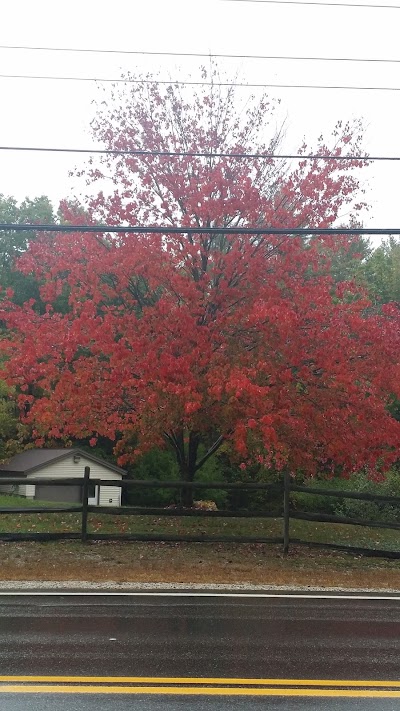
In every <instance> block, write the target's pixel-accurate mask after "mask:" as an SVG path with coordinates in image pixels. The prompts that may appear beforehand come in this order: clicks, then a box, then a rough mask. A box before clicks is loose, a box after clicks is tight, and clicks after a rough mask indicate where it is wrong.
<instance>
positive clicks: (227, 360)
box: [2, 84, 400, 479]
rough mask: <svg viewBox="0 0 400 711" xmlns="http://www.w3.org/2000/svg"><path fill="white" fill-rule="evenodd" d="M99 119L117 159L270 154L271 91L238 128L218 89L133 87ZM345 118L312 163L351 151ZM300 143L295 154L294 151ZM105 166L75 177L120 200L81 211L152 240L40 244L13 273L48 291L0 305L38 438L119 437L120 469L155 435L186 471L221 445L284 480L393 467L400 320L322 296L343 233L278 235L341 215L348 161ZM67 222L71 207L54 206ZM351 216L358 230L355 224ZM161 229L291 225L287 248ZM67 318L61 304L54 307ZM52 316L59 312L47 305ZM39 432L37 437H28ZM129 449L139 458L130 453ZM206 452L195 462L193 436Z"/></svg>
mask: <svg viewBox="0 0 400 711" xmlns="http://www.w3.org/2000/svg"><path fill="white" fill-rule="evenodd" d="M129 91H130V94H129V95H124V96H122V97H121V96H120V97H116V96H115V95H114V96H113V100H112V103H111V104H110V105H111V106H112V108H110V110H108V109H107V107H106V108H101V107H100V109H99V112H98V114H97V118H96V121H95V123H94V125H93V130H94V135H95V137H96V138H97V139H99V140H100V141H101V142H102V143H103V144H104V145H105V146H106V147H107V148H110V149H123V150H127V149H140V150H157V151H171V150H172V151H178V150H185V151H188V152H197V151H204V152H214V153H215V152H253V153H254V152H271V151H274V150H276V148H277V146H278V145H279V136H278V137H275V139H274V140H273V141H272V142H271V143H270V144H268V145H264V144H263V143H262V142H260V139H259V136H260V135H261V133H262V131H263V130H264V129H265V125H266V123H267V118H268V115H269V114H268V111H269V110H270V108H271V107H270V106H268V103H267V101H266V100H265V99H262V100H261V101H260V102H259V104H258V105H256V106H252V107H251V108H250V109H249V111H248V112H247V114H245V116H244V118H243V117H242V118H237V117H236V113H235V103H234V98H233V96H232V94H231V93H230V92H228V95H227V96H225V97H221V96H220V95H219V94H218V93H217V92H215V91H211V92H209V93H204V94H202V93H201V92H199V93H198V94H197V95H196V96H195V97H192V100H191V101H190V102H189V101H186V100H185V99H184V98H183V97H182V96H181V94H180V93H179V90H178V89H176V88H173V87H169V88H167V89H166V90H165V93H164V94H162V93H160V91H161V90H159V89H157V88H156V87H153V86H151V85H146V84H143V85H140V84H139V85H138V86H136V87H134V88H133V89H132V88H131V89H129ZM360 140H361V135H360V133H359V132H358V128H357V126H353V127H351V126H348V125H346V126H341V125H340V124H339V125H338V126H337V128H336V130H335V134H334V146H333V147H330V146H329V145H324V143H323V141H321V143H320V144H319V146H318V147H317V151H320V152H321V153H324V154H325V153H327V152H329V151H330V152H331V153H333V154H334V155H338V156H340V155H346V154H349V155H354V154H356V155H357V154H358V155H359V154H360ZM303 150H306V149H305V147H303ZM280 165H281V164H279V163H277V162H274V161H271V160H263V161H260V160H256V159H254V160H237V159H231V158H194V157H187V156H186V157H176V158H172V159H171V158H170V157H163V156H145V157H136V156H135V157H132V156H117V157H112V156H107V157H105V158H104V160H103V161H102V162H100V163H99V165H96V166H94V165H92V166H91V167H89V168H88V169H87V170H86V173H85V175H86V177H87V178H88V179H89V180H90V181H92V182H96V181H97V180H103V177H104V176H107V175H109V176H110V177H111V180H112V184H113V191H112V192H111V193H110V194H109V195H105V194H104V193H103V192H100V193H99V194H98V195H97V197H96V198H95V199H90V200H89V199H88V202H87V205H86V206H85V215H86V219H87V220H88V221H90V222H91V223H96V222H98V221H105V222H107V224H109V225H117V224H118V225H119V224H124V223H125V224H128V223H129V224H148V225H162V226H164V227H165V228H166V231H165V232H164V234H159V235H153V234H143V235H130V234H119V235H113V234H109V235H107V236H104V235H97V234H81V233H78V232H77V233H74V234H71V235H68V236H66V235H56V236H42V237H40V238H38V239H37V241H35V242H34V243H33V244H32V245H31V247H30V249H29V251H28V252H27V253H26V254H25V255H24V256H23V257H22V258H21V260H20V263H19V268H20V269H21V270H22V271H24V272H28V273H34V274H35V275H36V276H37V277H38V278H39V279H40V280H41V282H42V284H43V285H42V290H41V293H42V299H43V301H44V302H45V303H46V309H45V311H44V312H40V313H39V311H38V309H37V306H36V305H35V304H34V303H27V304H25V305H24V306H23V307H22V308H18V307H16V306H14V305H13V304H11V303H7V302H3V307H2V311H3V313H2V317H3V318H4V319H6V322H7V324H8V327H9V329H11V337H10V339H9V341H8V342H7V343H6V342H3V348H5V349H6V350H7V352H8V354H9V355H10V360H9V361H8V363H7V377H8V379H9V381H10V382H12V383H13V384H14V385H16V386H17V387H18V388H19V390H20V393H21V395H20V404H21V407H23V408H25V412H26V413H27V414H26V417H27V419H28V420H29V421H30V422H32V423H34V425H35V427H36V430H37V432H38V433H39V434H43V433H45V434H46V435H48V436H50V437H61V436H70V437H76V438H82V437H92V438H93V439H92V442H93V443H94V442H95V438H96V436H98V435H101V436H107V437H109V438H111V439H118V440H119V443H118V450H119V452H120V454H121V458H120V462H121V463H124V462H126V461H129V460H131V459H133V458H134V457H135V456H136V455H137V454H138V452H140V451H143V450H144V449H145V448H146V447H149V446H154V445H158V444H161V443H162V442H163V441H165V440H167V441H168V442H169V443H170V444H171V445H172V446H173V447H174V449H175V451H176V454H177V459H178V462H179V465H180V470H181V474H182V477H183V478H185V479H191V478H192V477H193V476H194V474H195V471H196V470H197V469H198V468H199V467H200V466H201V465H202V463H203V462H204V460H205V459H206V458H207V457H208V456H210V455H211V454H212V453H213V452H214V451H216V450H217V449H218V447H219V446H220V445H221V444H222V443H223V442H225V441H229V442H231V444H232V446H234V447H235V449H236V451H237V452H238V453H239V455H240V457H241V458H242V459H243V461H245V460H246V459H247V458H248V457H250V456H251V457H253V458H256V459H258V461H260V462H261V463H263V464H265V465H267V466H268V465H271V464H273V465H274V466H275V467H278V468H282V467H286V466H287V467H289V468H290V470H291V471H292V472H296V471H297V470H303V471H307V472H315V471H316V470H317V469H318V468H321V467H325V468H328V467H331V466H340V467H341V468H342V470H343V473H346V472H348V471H351V470H354V469H357V468H359V467H361V466H363V465H371V466H374V465H376V464H377V463H378V462H381V463H386V464H388V463H390V462H391V461H393V460H394V459H395V458H396V456H397V455H396V449H398V446H399V443H400V423H399V422H397V421H395V420H394V419H393V418H392V417H390V415H389V414H388V413H387V411H386V405H387V402H388V398H389V397H390V396H391V395H393V394H397V395H398V396H400V377H399V365H398V352H399V345H400V328H399V324H400V319H399V312H398V310H397V309H396V308H395V307H394V306H393V307H392V306H390V305H389V306H387V307H385V309H384V310H382V311H381V312H380V313H377V312H374V311H373V310H372V309H371V307H370V304H369V302H368V300H367V298H366V296H365V295H364V294H363V293H362V292H361V291H360V290H359V289H358V288H357V286H356V285H355V284H349V283H346V284H344V283H342V284H335V283H334V282H333V280H332V277H331V276H330V273H329V258H328V256H329V254H335V251H336V250H338V249H341V250H343V248H344V247H345V246H346V244H347V239H348V238H344V237H343V238H339V237H337V236H335V237H334V238H326V237H325V238H322V237H321V238H315V239H314V238H313V239H312V240H311V239H310V240H304V239H302V238H294V237H291V236H290V228H294V227H329V226H332V225H333V224H334V222H335V221H336V220H337V219H338V217H339V215H340V210H341V209H342V208H343V206H345V205H350V206H351V207H354V210H355V213H354V214H356V212H357V210H358V209H359V206H357V205H354V202H355V196H356V195H357V190H358V182H357V177H356V175H357V170H358V169H359V167H360V162H359V161H357V160H354V161H347V162H345V161H338V162H337V163H334V162H321V161H318V160H313V161H306V160H305V161H301V162H300V164H299V165H298V166H297V167H295V168H294V169H290V166H288V167H287V168H286V169H284V168H282V167H279V166H280ZM62 207H63V212H64V215H63V216H64V219H66V220H68V221H69V222H72V223H74V222H75V224H79V223H81V222H82V211H79V210H78V211H76V210H75V208H74V206H73V205H72V206H71V204H69V203H67V202H66V203H64V204H63V206H62ZM353 219H354V218H353ZM168 226H183V227H187V226H195V227H231V228H232V229H234V228H235V227H237V226H250V227H254V226H257V227H266V228H269V227H284V228H286V227H287V228H288V236H286V237H282V236H279V237H278V236H275V237H271V236H268V235H265V236H261V237H259V236H253V237H252V236H250V237H249V236H240V235H235V234H234V233H232V234H229V235H221V234H213V235H208V234H204V233H203V234H197V235H188V234H181V235H175V234H168V231H167V228H168ZM61 294H64V301H65V302H66V301H68V306H67V307H64V308H63V309H61V310H60V307H59V304H60V295H61ZM57 304H58V306H57ZM38 436H39V435H38ZM136 441H137V442H138V445H137V446H136V445H135V446H133V445H132V442H136ZM201 442H203V443H206V444H207V446H209V447H210V449H209V451H208V453H207V454H206V455H205V456H203V458H200V460H199V455H198V451H199V444H200V443H201Z"/></svg>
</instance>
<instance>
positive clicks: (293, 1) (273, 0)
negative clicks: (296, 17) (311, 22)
mask: <svg viewBox="0 0 400 711" xmlns="http://www.w3.org/2000/svg"><path fill="white" fill-rule="evenodd" d="M222 2H252V3H254V4H255V5H256V4H257V3H259V4H260V5H319V6H320V7H369V8H372V9H373V10H400V5H374V4H371V3H365V2H362V3H359V2H317V1H316V0H315V2H314V0H312V1H311V0H222Z"/></svg>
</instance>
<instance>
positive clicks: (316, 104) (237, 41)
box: [0, 0, 400, 228]
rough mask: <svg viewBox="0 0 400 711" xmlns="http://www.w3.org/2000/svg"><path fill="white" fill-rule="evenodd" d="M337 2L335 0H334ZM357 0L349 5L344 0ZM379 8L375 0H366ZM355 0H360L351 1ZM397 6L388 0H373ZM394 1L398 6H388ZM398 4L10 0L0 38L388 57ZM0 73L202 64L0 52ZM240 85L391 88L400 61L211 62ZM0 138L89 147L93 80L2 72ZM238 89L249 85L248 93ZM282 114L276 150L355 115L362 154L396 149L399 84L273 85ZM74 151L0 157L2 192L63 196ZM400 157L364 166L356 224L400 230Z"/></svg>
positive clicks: (396, 55) (171, 69)
mask: <svg viewBox="0 0 400 711" xmlns="http://www.w3.org/2000/svg"><path fill="white" fill-rule="evenodd" d="M332 1H334V0H332ZM352 1H355V0H349V2H352ZM366 1H367V2H371V3H372V2H375V3H376V4H379V0H366ZM357 2H360V0H357ZM381 4H382V5H390V4H392V5H395V4H396V0H382V3H381ZM397 4H399V3H397ZM399 26H400V9H398V10H396V9H385V8H383V7H381V8H378V9H373V8H366V7H364V8H363V7H340V6H338V7H332V6H330V5H328V4H325V5H324V6H318V5H309V6H306V5H294V4H290V3H286V4H284V3H282V4H281V5H279V4H268V3H261V2H260V3H256V2H225V1H224V0H186V2H182V1H181V0H168V2H167V1H161V0H146V1H145V2H144V1H143V0H130V1H129V0H112V2H104V0H96V1H94V0H79V2H78V0H69V1H68V2H62V0H59V2H54V0H36V1H35V2H31V1H30V0H13V2H6V1H5V2H4V3H3V4H2V22H1V26H0V44H1V45H28V46H36V47H37V46H45V47H72V48H95V49H116V50H131V51H132V50H143V51H176V52H205V53H211V54H212V53H229V54H263V55H292V56H294V55H296V56H303V57H304V56H321V57H354V58H371V59H372V58H376V59H377V58H379V59H395V60H398V61H400V51H399V50H398V34H399V32H398V30H399ZM0 62H1V70H0V74H14V75H15V74H30V75H34V74H41V75H55V76H76V77H77V76H81V77H89V76H91V77H96V78H107V77H109V78H113V77H118V76H119V75H120V74H121V70H122V71H126V70H132V71H135V70H138V69H139V70H152V69H160V70H162V72H164V73H165V78H167V79H168V78H169V77H170V76H174V77H176V78H182V79H185V78H187V76H188V73H189V72H191V73H192V74H195V73H196V71H197V73H198V67H199V60H194V59H188V58H184V57H182V58H177V57H175V58H166V57H162V58H160V57H159V58H146V57H138V56H134V55H133V56H132V55H131V56H129V55H114V54H104V55H101V54H82V53H63V52H33V51H25V50H11V49H8V50H6V49H0ZM220 64H221V66H223V67H226V69H227V70H229V71H231V72H232V76H233V75H234V74H235V73H237V72H239V73H240V75H241V77H242V78H243V79H244V80H245V81H248V82H261V83H262V82H265V83H290V84H296V83H297V84H321V83H322V84H336V85H337V84H348V85H359V86H382V87H383V86H386V87H388V86H392V87H399V88H400V76H399V74H400V63H399V64H380V63H375V64H374V63H347V62H332V63H330V62H308V61H307V62H306V61H304V62H300V61H299V62H289V61H277V60H254V59H253V60H250V59H248V60H246V59H238V60H229V61H227V60H220ZM0 86H1V96H2V100H3V101H2V103H3V108H2V112H1V116H0V144H1V145H16V146H21V145H26V146H58V147H82V148H85V147H91V146H92V145H93V143H92V141H91V138H90V134H89V123H90V120H91V117H92V116H93V106H92V104H91V102H92V100H93V99H94V98H95V97H96V96H97V94H98V90H97V89H96V84H95V83H94V82H73V81H39V80H36V81H35V80H25V79H15V78H13V79H11V78H0ZM242 91H244V92H246V91H247V92H248V91H249V90H248V89H243V90H242ZM270 95H271V96H273V97H276V98H280V99H281V107H282V116H287V126H288V132H287V138H286V145H285V148H287V149H288V150H296V148H297V147H298V145H299V144H300V142H301V140H302V137H303V136H305V137H306V139H307V141H308V142H311V143H312V140H313V139H314V138H315V137H316V136H317V135H319V134H320V133H326V134H328V133H329V131H330V130H331V128H332V127H333V125H334V124H335V122H336V121H337V119H343V120H346V119H349V118H350V119H351V118H352V117H362V118H363V119H364V122H365V125H366V127H367V131H366V140H365V148H366V150H367V151H368V152H369V153H370V154H381V155H392V156H393V155H397V156H400V132H399V129H398V122H399V108H400V106H399V103H400V91H399V92H395V91H390V92H389V91H387V92H384V91H340V90H334V91H333V90H332V91H324V90H306V89H301V90H300V89H291V90H289V89H271V90H270ZM79 160H80V159H78V158H77V157H76V156H74V155H66V156H65V155H49V154H47V155H44V154H27V153H5V152H0V192H1V193H3V194H6V195H14V196H16V197H17V198H18V199H23V198H24V197H25V196H26V195H28V196H29V197H33V196H35V195H40V194H46V195H49V196H50V197H51V199H52V200H53V201H54V202H55V204H57V203H58V201H59V199H60V198H62V197H65V196H67V195H68V194H70V192H71V186H72V185H73V181H71V179H70V178H69V177H68V170H69V169H71V168H73V167H74V166H75V165H77V164H78V161H79ZM399 176H400V163H376V164H374V165H373V166H371V167H369V168H367V169H365V172H364V180H365V187H366V189H367V196H366V197H367V200H368V202H369V203H370V204H371V210H370V212H369V214H368V215H367V216H366V217H365V219H364V222H365V225H368V226H373V227H385V228H386V227H400V219H399V218H398V196H397V186H398V182H399Z"/></svg>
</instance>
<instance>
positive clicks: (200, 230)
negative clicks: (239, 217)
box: [0, 222, 400, 235]
mask: <svg viewBox="0 0 400 711" xmlns="http://www.w3.org/2000/svg"><path fill="white" fill-rule="evenodd" d="M0 231H2V232H4V231H13V232H31V231H33V232H94V233H99V232H103V233H104V232H106V233H109V232H115V233H121V232H122V233H129V234H207V235H214V234H217V235H220V234H224V235H229V234H232V235H334V234H337V235H400V227H390V228H387V229H383V228H376V227H375V228H374V227H354V228H348V227H344V228H340V227H327V228H322V229H318V228H316V227H310V228H309V229H307V228H304V227H301V228H300V227H295V228H292V227H287V228H286V229H281V228H279V229H277V228H274V227H268V228H267V227H235V228H232V227H168V226H165V227H162V226H157V227H154V226H146V225H134V226H130V225H128V226H124V225H34V224H15V223H13V224H7V223H4V222H3V223H0Z"/></svg>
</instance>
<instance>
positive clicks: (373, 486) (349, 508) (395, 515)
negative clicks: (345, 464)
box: [335, 469, 400, 523]
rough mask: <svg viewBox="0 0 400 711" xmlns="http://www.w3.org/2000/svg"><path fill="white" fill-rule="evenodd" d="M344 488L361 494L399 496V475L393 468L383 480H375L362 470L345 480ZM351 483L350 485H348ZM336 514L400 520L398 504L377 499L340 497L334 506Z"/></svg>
mask: <svg viewBox="0 0 400 711" xmlns="http://www.w3.org/2000/svg"><path fill="white" fill-rule="evenodd" d="M346 484H347V486H346V490H351V491H354V492H357V493H360V494H361V493H362V494H377V495H380V496H396V497H399V498H400V475H399V472H398V471H396V470H395V469H393V470H392V471H390V472H388V473H387V475H386V478H385V479H384V481H381V482H376V481H373V480H371V479H369V478H368V476H367V475H366V474H364V473H362V472H360V473H359V474H355V475H354V476H352V477H351V479H349V480H348V481H347V482H346ZM350 484H351V486H350ZM335 514H336V515H337V516H348V517H349V518H358V519H364V520H367V521H374V522H377V523H378V522H381V523H396V522H400V506H399V505H396V504H390V503H385V502H378V501H358V500H357V499H341V501H340V502H338V504H337V505H336V506H335Z"/></svg>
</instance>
